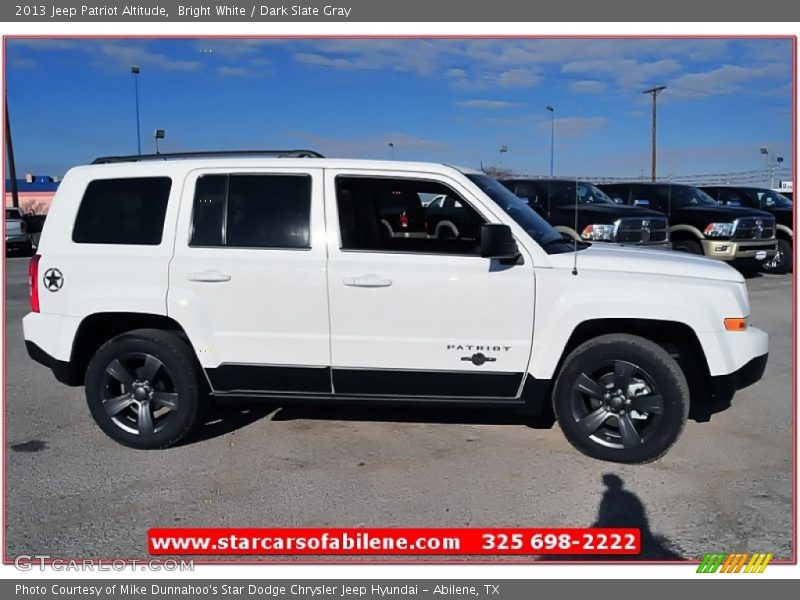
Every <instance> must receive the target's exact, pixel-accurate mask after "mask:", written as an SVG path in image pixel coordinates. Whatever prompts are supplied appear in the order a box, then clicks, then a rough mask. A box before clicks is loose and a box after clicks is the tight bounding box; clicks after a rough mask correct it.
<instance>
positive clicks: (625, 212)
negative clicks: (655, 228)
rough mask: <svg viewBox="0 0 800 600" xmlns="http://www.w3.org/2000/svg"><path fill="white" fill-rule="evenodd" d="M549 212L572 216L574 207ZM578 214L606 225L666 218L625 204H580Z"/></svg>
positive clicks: (653, 211)
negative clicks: (626, 219)
mask: <svg viewBox="0 0 800 600" xmlns="http://www.w3.org/2000/svg"><path fill="white" fill-rule="evenodd" d="M550 212H551V213H555V212H558V213H559V214H561V213H568V214H570V215H574V214H575V205H574V204H571V205H561V206H554V207H553V208H552V209H551V210H550ZM578 214H579V215H583V216H584V217H593V218H597V219H603V221H602V222H608V223H613V222H614V221H616V220H617V219H620V218H625V217H638V218H642V219H657V218H661V219H666V218H667V216H666V215H665V214H664V213H660V212H658V211H655V210H651V209H649V208H642V207H641V206H628V205H625V204H581V205H579V206H578Z"/></svg>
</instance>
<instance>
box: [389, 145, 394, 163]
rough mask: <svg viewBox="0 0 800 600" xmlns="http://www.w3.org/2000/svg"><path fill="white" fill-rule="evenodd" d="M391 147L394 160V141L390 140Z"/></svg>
mask: <svg viewBox="0 0 800 600" xmlns="http://www.w3.org/2000/svg"><path fill="white" fill-rule="evenodd" d="M389 148H391V152H392V160H394V142H389Z"/></svg>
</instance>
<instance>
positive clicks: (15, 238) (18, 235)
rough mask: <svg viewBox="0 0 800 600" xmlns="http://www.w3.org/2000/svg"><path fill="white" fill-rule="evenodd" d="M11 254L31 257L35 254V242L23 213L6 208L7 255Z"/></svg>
mask: <svg viewBox="0 0 800 600" xmlns="http://www.w3.org/2000/svg"><path fill="white" fill-rule="evenodd" d="M11 252H18V253H21V254H23V255H25V256H30V255H31V254H33V242H32V239H31V234H30V233H29V232H28V224H27V223H26V222H25V219H24V218H23V216H22V211H20V209H18V208H9V207H6V254H8V253H11Z"/></svg>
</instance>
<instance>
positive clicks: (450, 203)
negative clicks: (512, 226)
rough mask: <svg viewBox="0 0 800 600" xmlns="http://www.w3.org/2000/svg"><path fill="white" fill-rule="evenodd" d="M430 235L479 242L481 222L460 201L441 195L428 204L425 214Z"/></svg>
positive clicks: (473, 212)
mask: <svg viewBox="0 0 800 600" xmlns="http://www.w3.org/2000/svg"><path fill="white" fill-rule="evenodd" d="M425 222H426V226H427V230H428V235H432V236H433V237H436V238H462V239H473V240H477V239H478V237H479V236H480V228H481V224H482V223H481V220H480V219H477V218H476V215H475V211H473V210H470V209H469V207H467V206H466V205H464V204H462V203H461V202H459V201H458V199H456V198H453V197H451V196H448V195H446V194H440V195H438V196H436V197H435V198H434V199H433V200H432V201H431V203H430V204H428V206H427V209H426V212H425Z"/></svg>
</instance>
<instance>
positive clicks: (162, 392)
mask: <svg viewBox="0 0 800 600" xmlns="http://www.w3.org/2000/svg"><path fill="white" fill-rule="evenodd" d="M200 398H201V386H200V383H199V377H198V367H197V366H196V365H195V360H194V355H193V354H192V350H191V348H190V347H189V345H188V344H187V343H186V342H184V341H183V340H182V339H181V338H179V337H178V336H176V335H174V334H171V333H168V332H165V331H160V330H155V329H139V330H136V331H131V332H129V333H125V334H122V335H120V336H118V337H115V338H114V339H112V340H110V341H108V342H106V343H105V344H103V346H101V347H100V349H99V350H98V351H97V352H96V353H95V355H94V357H93V358H92V360H91V362H90V363H89V367H88V369H87V371H86V400H87V403H88V405H89V410H90V411H91V413H92V417H93V418H94V420H95V422H96V423H97V425H98V426H99V427H100V428H101V429H102V430H103V431H104V432H105V433H106V435H108V436H109V437H110V438H112V439H113V440H115V441H117V442H119V443H121V444H124V445H126V446H130V447H132V448H142V449H155V448H166V447H168V446H171V445H173V444H175V443H177V442H178V441H179V440H181V439H182V438H183V437H185V436H186V434H188V433H189V432H190V431H191V430H192V428H193V426H194V424H195V422H196V420H197V416H198V413H199V409H200Z"/></svg>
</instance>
